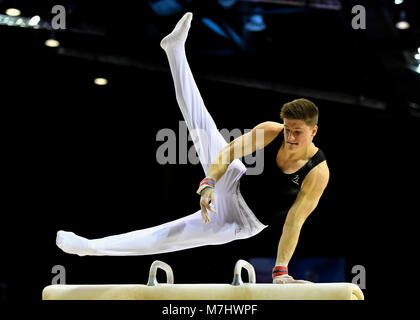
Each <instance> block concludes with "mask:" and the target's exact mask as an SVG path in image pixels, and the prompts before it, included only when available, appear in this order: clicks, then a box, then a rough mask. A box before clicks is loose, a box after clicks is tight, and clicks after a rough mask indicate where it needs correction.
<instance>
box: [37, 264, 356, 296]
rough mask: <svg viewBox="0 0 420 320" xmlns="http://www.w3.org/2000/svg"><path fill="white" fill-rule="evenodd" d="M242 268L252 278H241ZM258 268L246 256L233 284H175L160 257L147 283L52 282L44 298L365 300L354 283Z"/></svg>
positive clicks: (237, 268) (169, 268) (168, 267)
mask: <svg viewBox="0 0 420 320" xmlns="http://www.w3.org/2000/svg"><path fill="white" fill-rule="evenodd" d="M158 268H160V269H163V270H164V271H165V272H166V276H167V283H158V282H157V280H156V272H157V269H158ZM242 268H245V269H246V270H247V271H248V278H249V282H248V283H244V282H243V281H242V279H241V271H242ZM255 280H256V277H255V270H254V268H253V266H252V265H251V264H249V263H248V262H246V261H245V260H239V261H238V262H237V263H236V265H235V269H234V279H233V282H232V284H210V283H203V284H174V277H173V272H172V268H171V267H170V266H169V265H168V264H166V263H164V262H162V261H159V260H156V261H155V262H153V264H152V266H151V267H150V273H149V281H148V283H147V285H140V284H136V285H129V284H123V285H109V284H107V285H50V286H47V287H45V288H44V290H43V291H42V299H43V300H363V299H364V296H363V292H362V290H361V289H360V288H359V287H358V286H357V285H355V284H352V283H310V284H294V283H291V284H270V283H256V281H255Z"/></svg>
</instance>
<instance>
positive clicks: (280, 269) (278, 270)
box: [273, 266, 289, 279]
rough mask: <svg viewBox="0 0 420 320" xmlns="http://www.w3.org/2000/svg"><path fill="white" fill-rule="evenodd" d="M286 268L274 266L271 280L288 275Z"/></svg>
mask: <svg viewBox="0 0 420 320" xmlns="http://www.w3.org/2000/svg"><path fill="white" fill-rule="evenodd" d="M288 274H289V273H288V270H287V267H283V266H276V267H274V268H273V279H274V278H275V277H278V276H283V275H288Z"/></svg>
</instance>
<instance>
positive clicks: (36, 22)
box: [28, 16, 41, 27]
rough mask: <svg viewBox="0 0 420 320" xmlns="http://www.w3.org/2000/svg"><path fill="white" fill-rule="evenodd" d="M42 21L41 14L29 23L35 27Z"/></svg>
mask: <svg viewBox="0 0 420 320" xmlns="http://www.w3.org/2000/svg"><path fill="white" fill-rule="evenodd" d="M40 21H41V17H40V16H34V17H32V18H31V19H30V20H29V22H28V25H30V26H31V27H34V26H36V25H38V24H39V22H40Z"/></svg>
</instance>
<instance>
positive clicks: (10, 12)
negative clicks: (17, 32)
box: [6, 8, 21, 17]
mask: <svg viewBox="0 0 420 320" xmlns="http://www.w3.org/2000/svg"><path fill="white" fill-rule="evenodd" d="M6 14H7V15H8V16H10V17H18V16H20V14H21V12H20V10H19V9H16V8H9V9H7V10H6Z"/></svg>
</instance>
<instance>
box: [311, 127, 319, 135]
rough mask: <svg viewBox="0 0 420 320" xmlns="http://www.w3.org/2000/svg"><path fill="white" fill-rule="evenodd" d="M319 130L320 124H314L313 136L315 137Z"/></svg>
mask: <svg viewBox="0 0 420 320" xmlns="http://www.w3.org/2000/svg"><path fill="white" fill-rule="evenodd" d="M317 132H318V125H314V126H313V127H312V134H311V136H312V137H315V135H316V133H317Z"/></svg>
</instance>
